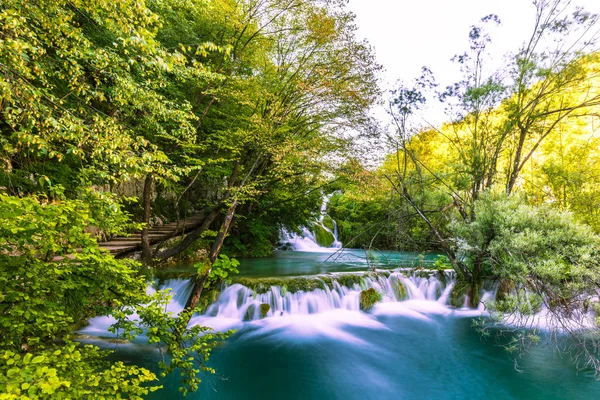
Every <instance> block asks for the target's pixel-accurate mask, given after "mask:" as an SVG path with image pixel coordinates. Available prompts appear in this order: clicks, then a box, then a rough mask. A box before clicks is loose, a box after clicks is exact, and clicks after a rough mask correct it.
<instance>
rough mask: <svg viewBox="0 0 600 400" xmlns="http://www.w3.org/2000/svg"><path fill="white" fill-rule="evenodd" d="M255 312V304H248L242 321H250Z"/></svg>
mask: <svg viewBox="0 0 600 400" xmlns="http://www.w3.org/2000/svg"><path fill="white" fill-rule="evenodd" d="M255 312H256V306H255V305H254V304H250V306H249V307H248V309H247V310H246V315H244V321H252V319H253V318H254V313H255Z"/></svg>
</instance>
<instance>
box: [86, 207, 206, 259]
mask: <svg viewBox="0 0 600 400" xmlns="http://www.w3.org/2000/svg"><path fill="white" fill-rule="evenodd" d="M204 218H205V217H204V215H195V216H191V217H188V218H185V219H182V220H180V221H179V222H171V223H169V224H165V225H157V226H153V227H151V228H150V229H149V230H148V236H149V239H150V244H151V245H152V244H156V243H159V242H161V241H163V240H167V239H171V238H173V237H175V236H177V235H181V234H183V233H186V232H189V231H191V230H193V229H195V228H197V227H198V226H199V225H200V224H202V221H204ZM98 245H99V246H100V248H102V249H105V250H108V251H109V252H110V253H111V254H114V255H115V256H122V255H125V254H129V253H132V252H134V251H137V250H141V248H142V233H141V232H138V233H134V234H132V235H131V236H119V237H116V238H113V239H111V240H109V241H108V242H100V243H98Z"/></svg>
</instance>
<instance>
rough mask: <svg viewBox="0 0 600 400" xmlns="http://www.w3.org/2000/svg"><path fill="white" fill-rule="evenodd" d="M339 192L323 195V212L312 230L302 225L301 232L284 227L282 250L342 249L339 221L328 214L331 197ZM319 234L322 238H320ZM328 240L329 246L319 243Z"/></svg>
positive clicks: (313, 250) (280, 247)
mask: <svg viewBox="0 0 600 400" xmlns="http://www.w3.org/2000/svg"><path fill="white" fill-rule="evenodd" d="M336 193H337V192H333V193H331V194H328V195H326V196H323V202H322V203H321V212H320V214H319V218H318V219H317V221H315V222H314V223H313V226H312V230H311V229H308V228H307V227H302V229H301V232H300V233H299V234H298V233H295V232H289V231H288V230H287V229H285V228H283V229H282V230H281V243H282V245H281V246H279V249H281V250H295V251H309V252H322V251H332V249H333V250H335V249H340V248H341V247H342V242H340V240H339V236H338V227H337V222H336V221H335V220H334V219H332V218H331V217H330V216H329V215H328V214H327V206H328V204H329V201H330V200H331V197H332V196H333V195H334V194H336ZM319 236H320V237H321V240H319ZM320 242H321V243H323V242H327V244H329V243H330V244H329V245H328V246H321V245H320V244H319V243H320Z"/></svg>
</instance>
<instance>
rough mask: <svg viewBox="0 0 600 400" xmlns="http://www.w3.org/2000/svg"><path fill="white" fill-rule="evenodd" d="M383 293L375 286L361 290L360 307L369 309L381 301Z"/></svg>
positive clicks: (365, 309) (364, 309)
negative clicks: (374, 287)
mask: <svg viewBox="0 0 600 400" xmlns="http://www.w3.org/2000/svg"><path fill="white" fill-rule="evenodd" d="M381 298H382V296H381V293H379V292H378V291H377V290H375V289H373V288H369V289H367V290H363V291H362V292H360V309H361V310H363V311H369V310H370V309H371V308H373V306H374V305H375V304H377V303H378V302H380V301H381Z"/></svg>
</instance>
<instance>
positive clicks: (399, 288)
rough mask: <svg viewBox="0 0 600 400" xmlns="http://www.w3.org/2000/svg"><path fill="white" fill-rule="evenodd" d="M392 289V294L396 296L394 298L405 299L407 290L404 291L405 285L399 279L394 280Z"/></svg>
mask: <svg viewBox="0 0 600 400" xmlns="http://www.w3.org/2000/svg"><path fill="white" fill-rule="evenodd" d="M392 289H393V290H394V295H395V296H396V300H406V299H407V298H408V292H407V291H406V286H404V284H403V283H402V282H401V281H396V282H394V283H393V284H392Z"/></svg>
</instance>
